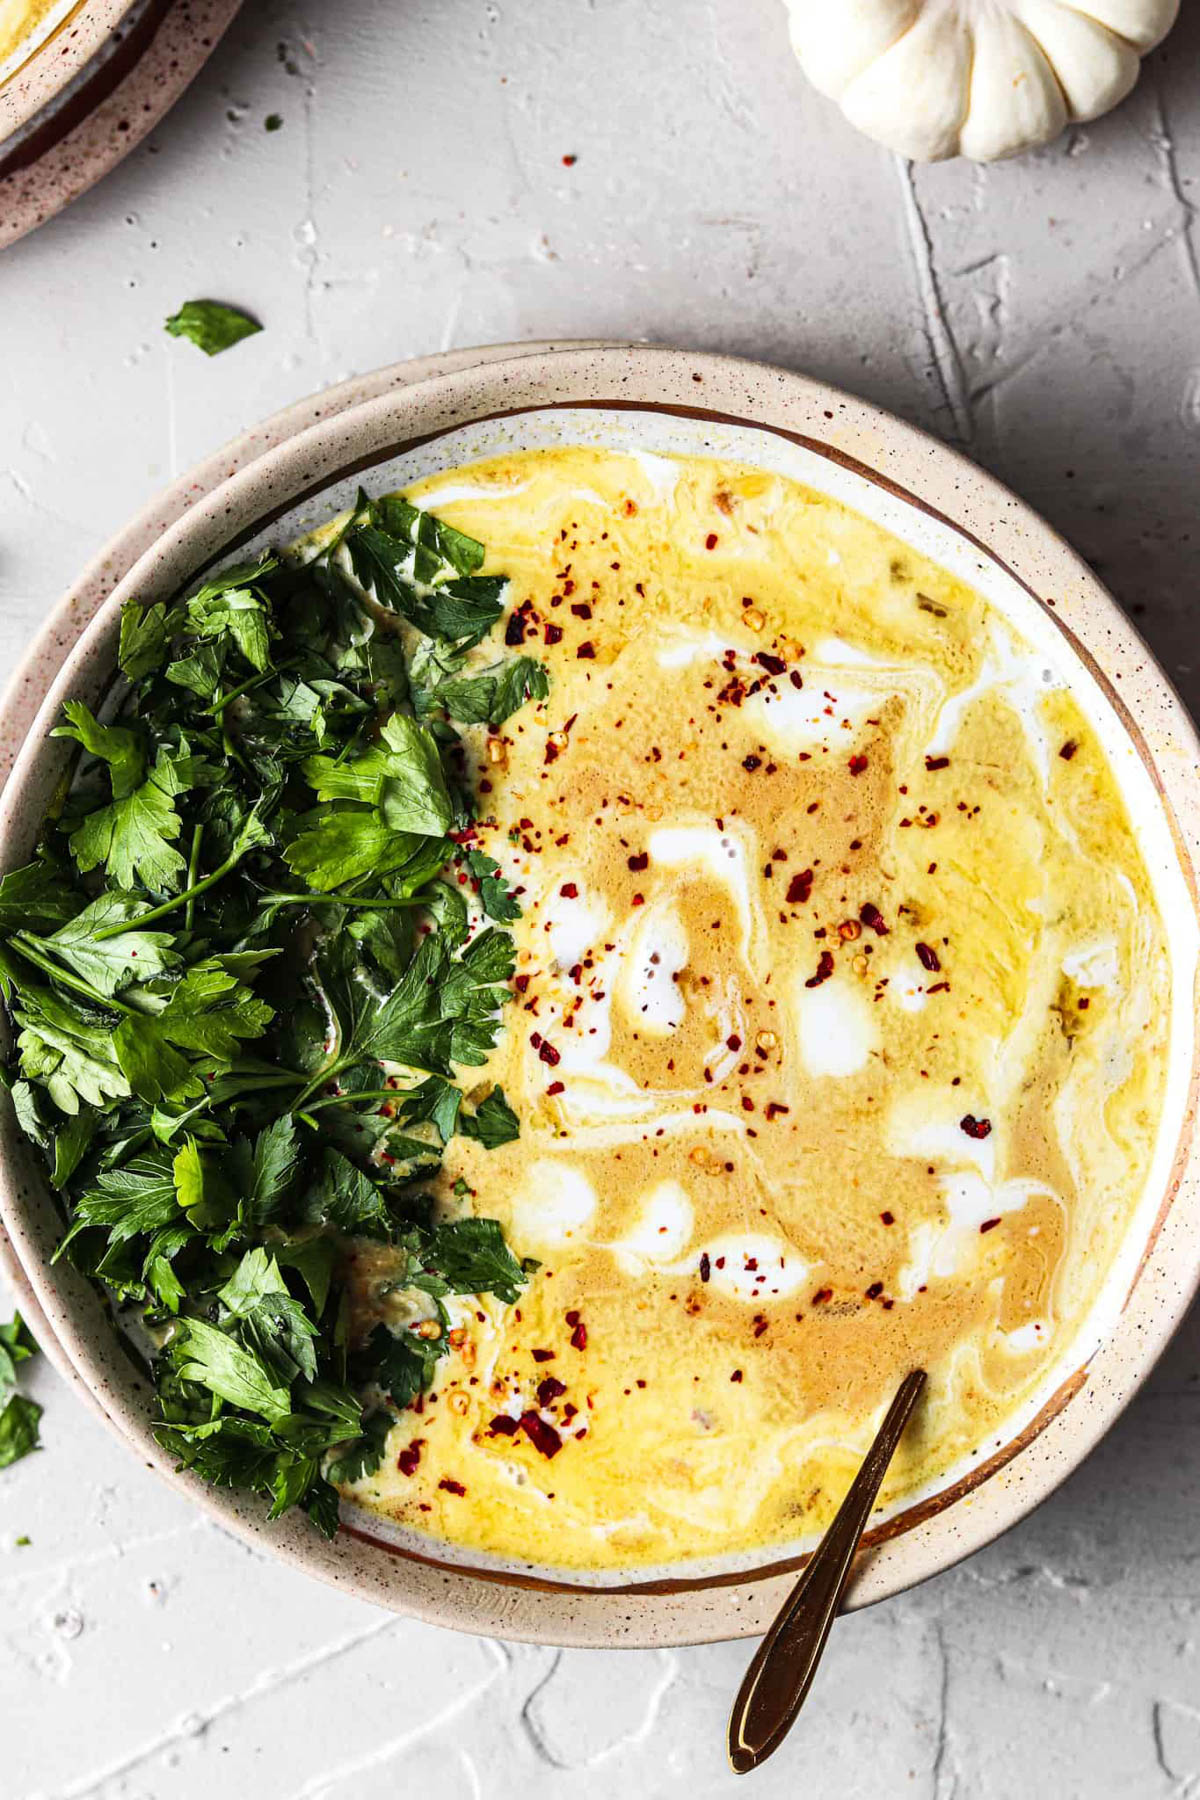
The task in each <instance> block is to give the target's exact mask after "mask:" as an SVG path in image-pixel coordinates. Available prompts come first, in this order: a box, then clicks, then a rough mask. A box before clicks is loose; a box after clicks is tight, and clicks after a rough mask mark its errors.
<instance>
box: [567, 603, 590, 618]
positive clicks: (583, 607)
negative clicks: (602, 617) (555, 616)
mask: <svg viewBox="0 0 1200 1800" xmlns="http://www.w3.org/2000/svg"><path fill="white" fill-rule="evenodd" d="M571 611H572V612H573V613H574V614H575V617H576V618H577V619H590V618H591V616H592V609H591V607H590V606H589V605H588V603H587V601H586V600H577V601H576V602H575V604H574V605H573V606H572V608H571Z"/></svg>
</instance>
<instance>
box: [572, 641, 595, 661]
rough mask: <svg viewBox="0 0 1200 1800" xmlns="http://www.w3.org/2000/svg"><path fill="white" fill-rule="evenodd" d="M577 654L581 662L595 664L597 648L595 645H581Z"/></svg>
mask: <svg viewBox="0 0 1200 1800" xmlns="http://www.w3.org/2000/svg"><path fill="white" fill-rule="evenodd" d="M575 654H576V656H577V657H578V658H579V659H580V661H581V662H595V660H596V646H595V644H593V643H586V644H580V646H579V648H578V650H577V651H576V652H575Z"/></svg>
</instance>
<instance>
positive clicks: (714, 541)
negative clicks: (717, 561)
mask: <svg viewBox="0 0 1200 1800" xmlns="http://www.w3.org/2000/svg"><path fill="white" fill-rule="evenodd" d="M720 541H721V540H720V539H719V538H718V536H717V534H716V532H715V531H710V532H709V534H708V536H707V537H706V538H705V540H704V548H705V549H706V550H715V549H716V547H717V545H718V544H719V543H720Z"/></svg>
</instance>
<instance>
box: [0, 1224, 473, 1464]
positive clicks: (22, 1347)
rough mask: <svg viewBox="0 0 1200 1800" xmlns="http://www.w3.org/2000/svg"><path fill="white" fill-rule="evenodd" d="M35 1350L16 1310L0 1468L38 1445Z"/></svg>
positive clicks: (2, 1375) (5, 1359) (6, 1370)
mask: <svg viewBox="0 0 1200 1800" xmlns="http://www.w3.org/2000/svg"><path fill="white" fill-rule="evenodd" d="M472 1222H473V1223H478V1224H483V1223H484V1222H485V1221H483V1220H478V1221H472ZM36 1351H37V1345H36V1344H35V1343H34V1341H33V1338H32V1336H31V1335H30V1331H29V1327H28V1326H27V1325H26V1323H25V1321H24V1319H22V1317H21V1315H20V1313H15V1314H14V1315H13V1317H12V1318H11V1319H10V1320H9V1322H8V1324H7V1325H0V1469H7V1468H8V1466H9V1464H10V1463H15V1462H20V1460H21V1458H22V1457H23V1456H28V1455H29V1453H30V1451H31V1450H36V1449H37V1448H38V1420H39V1419H40V1418H41V1416H42V1409H41V1407H40V1406H39V1405H38V1404H37V1402H36V1400H30V1399H29V1398H28V1397H27V1396H26V1395H24V1394H19V1393H18V1392H17V1369H18V1367H19V1366H20V1364H21V1363H23V1362H26V1361H27V1360H28V1359H29V1357H31V1356H33V1355H34V1354H35V1353H36Z"/></svg>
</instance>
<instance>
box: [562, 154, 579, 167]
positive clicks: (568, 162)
mask: <svg viewBox="0 0 1200 1800" xmlns="http://www.w3.org/2000/svg"><path fill="white" fill-rule="evenodd" d="M578 161H579V158H578V157H577V156H575V155H574V154H572V155H570V156H564V157H563V168H564V169H573V168H574V167H575V164H576V163H577V162H578Z"/></svg>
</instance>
